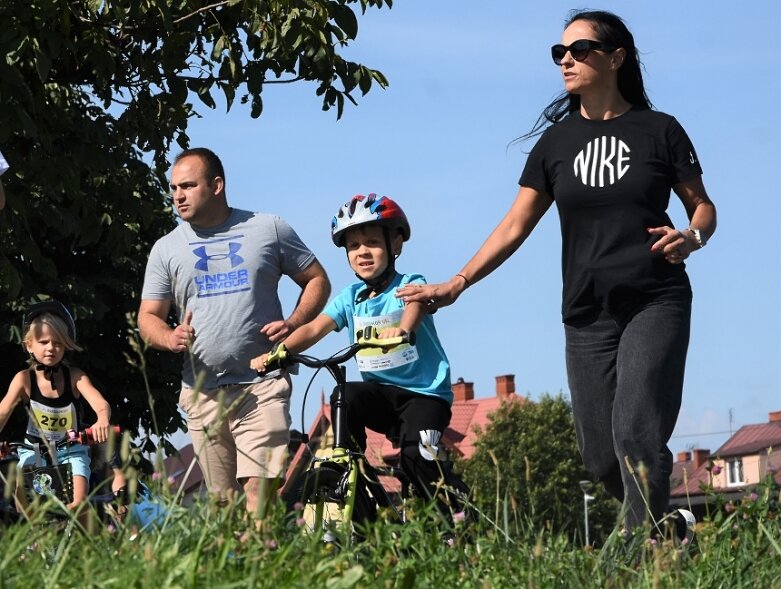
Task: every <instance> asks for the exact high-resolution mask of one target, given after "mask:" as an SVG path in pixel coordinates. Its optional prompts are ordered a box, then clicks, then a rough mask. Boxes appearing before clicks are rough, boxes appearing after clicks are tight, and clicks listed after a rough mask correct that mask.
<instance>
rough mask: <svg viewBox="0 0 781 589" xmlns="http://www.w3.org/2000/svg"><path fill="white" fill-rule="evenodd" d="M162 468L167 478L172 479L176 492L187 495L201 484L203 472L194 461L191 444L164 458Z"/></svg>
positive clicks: (193, 451) (193, 450)
mask: <svg viewBox="0 0 781 589" xmlns="http://www.w3.org/2000/svg"><path fill="white" fill-rule="evenodd" d="M193 463H195V464H193ZM163 468H164V469H165V475H166V476H167V477H173V479H174V485H175V487H174V489H175V490H176V491H179V490H180V489H181V490H182V492H183V493H187V492H189V491H190V490H192V489H194V488H196V487H198V486H199V485H200V484H201V483H202V482H203V472H201V469H200V467H199V466H198V463H197V462H196V461H195V449H194V448H193V445H192V444H187V445H186V446H184V447H183V448H180V449H179V451H178V453H176V454H171V455H170V456H168V457H166V459H165V460H164V461H163ZM185 475H186V477H187V478H185Z"/></svg>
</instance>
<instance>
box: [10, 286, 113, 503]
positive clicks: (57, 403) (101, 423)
mask: <svg viewBox="0 0 781 589" xmlns="http://www.w3.org/2000/svg"><path fill="white" fill-rule="evenodd" d="M22 333H23V340H22V345H23V346H24V348H25V349H26V350H27V352H28V354H29V355H30V358H29V364H30V367H29V368H28V369H25V370H21V371H20V372H18V373H17V374H16V376H14V378H13V380H12V381H11V384H10V386H9V387H8V393H7V394H6V395H5V397H4V398H3V400H2V402H0V430H2V429H3V428H4V427H5V425H6V422H7V421H8V418H9V417H10V416H11V413H12V412H13V410H14V407H16V405H17V404H18V403H19V402H24V403H25V405H26V406H27V414H28V420H27V432H26V440H25V441H26V442H27V443H28V444H33V445H35V444H38V443H40V442H42V441H43V442H45V443H46V444H47V445H48V446H50V447H53V446H54V445H55V444H56V443H57V442H59V441H61V440H63V439H64V438H65V437H66V436H67V434H68V431H70V430H75V431H79V430H81V429H83V427H82V424H81V423H80V422H79V413H80V412H79V409H78V406H79V399H80V398H82V397H83V398H84V399H85V400H86V401H87V403H89V405H90V407H92V409H93V411H95V414H96V415H97V418H98V420H97V421H96V422H95V423H94V424H93V425H92V426H91V427H92V433H93V436H94V438H95V441H96V442H100V443H102V442H105V441H106V440H107V439H108V433H109V419H110V417H111V408H110V407H109V404H108V403H107V402H106V400H105V399H104V398H103V395H101V394H100V392H99V391H98V390H97V389H96V388H95V386H94V385H93V384H92V382H91V381H90V379H89V377H88V376H87V375H86V374H84V372H83V371H82V370H81V369H79V368H76V367H75V366H68V365H67V364H66V363H64V362H63V356H64V355H65V352H66V351H68V350H80V349H81V348H80V347H79V346H78V345H77V344H76V325H75V323H74V322H73V317H71V314H70V312H69V311H68V309H66V308H65V306H64V305H62V304H61V303H59V302H57V301H54V300H51V301H44V302H41V303H36V304H34V305H32V306H31V307H30V308H29V309H28V310H27V313H26V314H25V316H24V321H23V322H22ZM18 453H19V465H18V467H19V468H20V469H21V468H22V467H24V466H26V465H33V464H34V463H35V453H34V452H33V451H32V450H28V449H26V448H19V451H18ZM56 453H57V463H58V464H70V465H71V469H72V472H73V501H72V502H71V503H70V504H69V505H68V506H67V507H68V508H69V509H74V508H76V507H77V506H78V505H79V504H81V503H82V502H83V501H84V500H85V499H86V498H87V493H88V491H89V476H90V456H89V449H88V448H87V446H84V445H82V444H73V445H70V444H69V445H67V446H64V447H62V448H59V449H57V452H56Z"/></svg>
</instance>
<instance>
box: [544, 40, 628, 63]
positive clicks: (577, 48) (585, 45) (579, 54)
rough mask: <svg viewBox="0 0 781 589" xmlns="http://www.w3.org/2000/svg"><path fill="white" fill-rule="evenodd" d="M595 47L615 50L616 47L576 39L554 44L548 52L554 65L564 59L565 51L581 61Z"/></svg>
mask: <svg viewBox="0 0 781 589" xmlns="http://www.w3.org/2000/svg"><path fill="white" fill-rule="evenodd" d="M597 49H599V50H601V51H615V49H616V48H615V47H613V46H612V45H606V44H604V43H600V42H599V41H591V40H590V39H578V40H577V41H575V42H574V43H572V45H562V44H561V43H559V44H557V45H554V46H553V47H551V48H550V54H551V57H553V63H555V64H556V65H561V60H562V59H564V56H565V55H567V51H569V53H570V55H572V59H574V60H575V61H583V60H584V59H586V58H587V57H588V54H589V53H590V52H591V51H592V50H597Z"/></svg>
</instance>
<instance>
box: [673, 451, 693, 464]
mask: <svg viewBox="0 0 781 589" xmlns="http://www.w3.org/2000/svg"><path fill="white" fill-rule="evenodd" d="M691 459H692V453H691V452H678V457H677V458H676V459H675V461H676V462H689V460H691Z"/></svg>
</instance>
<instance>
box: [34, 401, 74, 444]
mask: <svg viewBox="0 0 781 589" xmlns="http://www.w3.org/2000/svg"><path fill="white" fill-rule="evenodd" d="M75 427H76V412H75V410H74V408H73V405H68V406H67V407H49V406H47V405H43V404H41V403H37V402H36V401H30V420H29V423H28V425H27V433H28V434H30V435H34V436H37V437H40V438H46V439H47V440H52V441H59V440H62V439H64V438H65V436H66V434H67V432H68V430H72V429H75Z"/></svg>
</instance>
